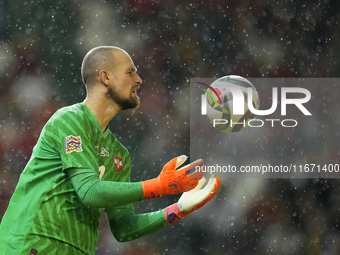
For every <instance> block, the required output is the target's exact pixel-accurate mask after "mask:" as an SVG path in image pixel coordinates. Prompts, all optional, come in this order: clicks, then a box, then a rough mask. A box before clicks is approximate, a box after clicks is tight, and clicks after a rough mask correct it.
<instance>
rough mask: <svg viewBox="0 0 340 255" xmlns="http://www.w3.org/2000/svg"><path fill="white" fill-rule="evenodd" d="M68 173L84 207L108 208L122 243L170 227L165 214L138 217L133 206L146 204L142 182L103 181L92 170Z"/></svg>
mask: <svg viewBox="0 0 340 255" xmlns="http://www.w3.org/2000/svg"><path fill="white" fill-rule="evenodd" d="M67 173H68V175H69V176H70V178H71V181H72V184H73V186H74V188H75V190H76V192H77V194H78V196H79V197H80V199H81V200H82V203H83V204H84V205H86V206H90V207H106V208H107V209H105V212H106V215H107V218H108V222H109V224H110V228H111V231H112V233H113V235H114V236H115V237H116V239H117V240H118V241H120V242H126V241H131V240H134V239H136V238H139V237H142V236H144V235H148V234H150V233H152V232H155V231H156V230H159V229H161V228H163V227H164V226H166V225H168V224H167V223H166V221H165V218H164V210H160V211H157V212H151V213H145V214H135V213H134V209H133V202H136V201H141V200H143V189H142V184H141V183H140V182H136V183H123V182H108V181H100V180H99V179H98V176H97V175H96V174H93V172H92V171H91V170H88V169H78V168H72V169H69V170H68V171H67Z"/></svg>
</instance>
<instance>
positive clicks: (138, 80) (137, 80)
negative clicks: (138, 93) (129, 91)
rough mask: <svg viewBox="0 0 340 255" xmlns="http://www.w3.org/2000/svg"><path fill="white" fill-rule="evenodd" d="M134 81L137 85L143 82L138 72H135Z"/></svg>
mask: <svg viewBox="0 0 340 255" xmlns="http://www.w3.org/2000/svg"><path fill="white" fill-rule="evenodd" d="M136 83H137V84H138V85H141V84H142V83H143V80H142V78H141V77H140V76H139V75H138V74H136Z"/></svg>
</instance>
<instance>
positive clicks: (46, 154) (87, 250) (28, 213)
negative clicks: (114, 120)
mask: <svg viewBox="0 0 340 255" xmlns="http://www.w3.org/2000/svg"><path fill="white" fill-rule="evenodd" d="M70 168H80V169H91V170H93V171H95V172H96V174H98V175H99V178H100V179H101V180H107V181H116V182H129V181H130V172H131V162H130V155H129V152H128V151H127V149H126V148H125V147H124V146H123V145H122V144H120V143H119V142H118V141H117V139H116V138H115V137H114V136H113V134H112V133H111V131H110V130H109V129H106V131H105V132H104V133H102V129H101V126H100V124H99V122H98V120H97V118H96V117H95V115H94V114H93V113H92V112H91V110H90V109H89V108H88V107H87V106H86V105H85V104H84V103H79V104H75V105H72V106H68V107H64V108H62V109H60V110H58V111H57V112H56V113H55V114H54V115H53V116H52V117H51V119H50V120H49V121H48V122H47V123H46V125H45V127H44V128H43V130H42V132H41V135H40V137H39V140H38V142H37V144H36V146H35V147H34V149H33V153H32V156H31V158H30V160H29V162H28V164H27V166H26V168H25V169H24V171H23V173H22V174H21V176H20V179H19V182H18V185H17V187H16V189H15V192H14V194H13V196H12V198H11V201H10V204H9V207H8V209H7V211H6V213H5V216H4V218H3V219H2V222H1V225H0V254H6V255H19V254H24V255H29V254H36V252H38V254H40V253H39V251H44V253H41V254H68V255H70V254H94V253H95V250H96V245H97V242H98V220H99V217H100V214H101V211H102V209H98V208H91V207H86V206H85V205H83V204H82V202H81V201H80V199H79V197H78V195H77V193H76V192H75V190H74V188H73V186H72V183H71V182H70V179H69V178H68V176H67V174H66V171H65V170H67V169H70ZM62 244H63V245H62ZM65 244H67V245H65ZM47 247H48V248H47Z"/></svg>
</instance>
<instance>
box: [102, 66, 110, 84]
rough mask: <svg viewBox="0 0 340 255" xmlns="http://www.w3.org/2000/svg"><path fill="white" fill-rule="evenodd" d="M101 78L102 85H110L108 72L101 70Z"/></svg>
mask: <svg viewBox="0 0 340 255" xmlns="http://www.w3.org/2000/svg"><path fill="white" fill-rule="evenodd" d="M99 78H100V80H101V82H102V83H104V84H105V85H107V86H108V85H110V83H111V81H110V79H109V72H108V71H106V70H101V71H100V72H99Z"/></svg>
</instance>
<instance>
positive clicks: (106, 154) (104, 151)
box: [100, 148, 109, 157]
mask: <svg viewBox="0 0 340 255" xmlns="http://www.w3.org/2000/svg"><path fill="white" fill-rule="evenodd" d="M100 156H102V157H108V156H109V152H108V151H106V150H105V149H104V148H102V150H101V152H100Z"/></svg>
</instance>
